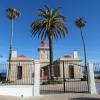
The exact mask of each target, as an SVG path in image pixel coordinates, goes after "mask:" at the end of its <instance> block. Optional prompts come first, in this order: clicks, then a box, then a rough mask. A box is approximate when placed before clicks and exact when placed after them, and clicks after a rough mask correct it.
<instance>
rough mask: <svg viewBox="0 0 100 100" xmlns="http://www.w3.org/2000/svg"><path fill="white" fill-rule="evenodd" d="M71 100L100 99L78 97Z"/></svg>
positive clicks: (99, 99)
mask: <svg viewBox="0 0 100 100" xmlns="http://www.w3.org/2000/svg"><path fill="white" fill-rule="evenodd" d="M71 100H100V98H90V97H79V98H72V99H71Z"/></svg>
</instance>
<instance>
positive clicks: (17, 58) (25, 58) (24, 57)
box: [11, 55, 33, 61]
mask: <svg viewBox="0 0 100 100" xmlns="http://www.w3.org/2000/svg"><path fill="white" fill-rule="evenodd" d="M11 60H14V61H32V60H33V59H32V58H30V57H27V56H25V55H20V56H18V57H13V58H12V59H11Z"/></svg>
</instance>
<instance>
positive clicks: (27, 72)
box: [8, 50, 34, 84]
mask: <svg viewBox="0 0 100 100" xmlns="http://www.w3.org/2000/svg"><path fill="white" fill-rule="evenodd" d="M10 63H11V66H10V68H9V71H8V79H9V80H10V81H12V82H15V83H26V84H29V83H33V76H34V60H33V59H32V58H30V57H27V56H24V55H20V56H17V51H16V50H13V51H12V57H11V61H10Z"/></svg>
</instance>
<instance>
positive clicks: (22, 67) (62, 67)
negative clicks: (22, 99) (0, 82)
mask: <svg viewBox="0 0 100 100" xmlns="http://www.w3.org/2000/svg"><path fill="white" fill-rule="evenodd" d="M38 53H39V61H40V67H41V78H42V79H48V78H49V77H50V70H49V69H50V66H49V47H47V46H46V42H45V40H43V41H42V42H41V46H40V47H39V48H38ZM8 72H9V73H8V75H9V80H10V81H14V82H24V83H25V82H26V84H27V82H33V78H34V60H33V59H32V58H30V57H26V56H24V55H20V56H17V51H16V50H13V51H12V57H11V66H10V68H9V71H8ZM53 73H54V77H55V78H57V79H58V78H63V77H64V76H65V78H68V79H81V78H82V60H81V59H80V58H79V56H78V51H77V50H74V52H73V57H71V56H69V55H66V56H64V57H61V58H59V59H57V60H56V61H54V64H53ZM63 73H64V74H63Z"/></svg>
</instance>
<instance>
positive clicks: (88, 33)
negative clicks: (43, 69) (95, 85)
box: [0, 0, 100, 60]
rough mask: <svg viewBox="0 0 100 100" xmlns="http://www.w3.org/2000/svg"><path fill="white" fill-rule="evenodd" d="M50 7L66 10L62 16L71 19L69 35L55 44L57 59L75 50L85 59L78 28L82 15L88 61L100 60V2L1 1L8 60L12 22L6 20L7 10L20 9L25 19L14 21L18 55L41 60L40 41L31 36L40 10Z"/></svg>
mask: <svg viewBox="0 0 100 100" xmlns="http://www.w3.org/2000/svg"><path fill="white" fill-rule="evenodd" d="M45 4H47V5H48V6H49V7H50V8H56V7H59V6H61V7H62V10H61V12H62V14H63V15H64V16H66V18H67V27H68V31H69V32H68V36H67V37H66V38H65V39H62V40H60V39H58V40H55V41H54V57H55V59H56V58H59V57H60V56H64V55H67V54H70V55H72V53H73V50H74V49H76V50H78V51H79V55H80V57H81V58H83V45H82V40H81V37H80V31H79V29H78V28H77V27H76V26H75V25H74V21H75V19H76V18H77V17H80V16H82V17H83V18H84V19H85V20H86V22H87V24H86V27H85V28H84V29H83V33H84V37H85V42H86V49H87V58H88V59H95V60H99V58H100V57H99V55H100V45H99V43H100V0H0V19H1V20H0V55H3V57H4V59H6V58H7V57H8V50H9V36H10V29H11V26H10V21H9V20H8V19H7V17H6V11H5V10H6V9H7V8H9V7H11V8H16V9H17V10H19V11H20V12H21V16H20V17H19V18H17V19H16V21H15V22H14V37H13V47H14V48H16V49H17V51H18V55H20V54H24V55H27V56H30V57H33V58H35V59H36V58H38V52H37V48H38V47H39V46H40V42H41V40H40V39H37V38H32V37H31V28H30V25H31V23H32V21H34V20H35V19H37V9H39V8H41V7H43V5H45Z"/></svg>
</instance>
